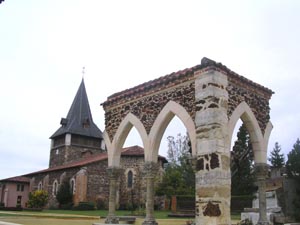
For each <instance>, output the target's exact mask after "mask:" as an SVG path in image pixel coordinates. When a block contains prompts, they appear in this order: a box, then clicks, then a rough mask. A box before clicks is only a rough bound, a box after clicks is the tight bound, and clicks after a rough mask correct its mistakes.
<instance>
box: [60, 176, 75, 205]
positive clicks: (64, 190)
mask: <svg viewBox="0 0 300 225" xmlns="http://www.w3.org/2000/svg"><path fill="white" fill-rule="evenodd" d="M56 200H57V201H58V203H59V204H60V205H65V204H69V203H72V202H73V193H72V192H71V187H70V184H69V182H68V181H64V182H63V183H62V184H61V185H60V187H59V189H58V191H57V194H56Z"/></svg>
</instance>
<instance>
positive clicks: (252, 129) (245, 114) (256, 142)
mask: <svg viewBox="0 0 300 225" xmlns="http://www.w3.org/2000/svg"><path fill="white" fill-rule="evenodd" d="M239 119H241V120H242V121H243V123H244V124H245V126H246V128H247V130H248V132H249V135H250V139H251V144H252V147H253V152H254V160H255V162H256V163H266V162H267V146H266V143H267V142H268V140H269V135H270V133H271V130H272V124H271V122H269V123H268V124H267V128H266V130H265V132H264V134H265V135H263V132H262V131H261V129H260V127H259V124H258V121H257V119H256V117H255V115H254V113H253V112H252V110H251V108H250V107H249V105H248V104H247V103H246V102H245V101H243V102H241V103H240V104H239V105H238V106H237V107H236V109H235V110H234V112H233V113H232V115H231V117H230V119H229V122H228V131H229V132H228V134H229V140H228V142H229V145H230V143H231V139H232V135H233V131H234V128H235V126H236V124H237V121H238V120H239Z"/></svg>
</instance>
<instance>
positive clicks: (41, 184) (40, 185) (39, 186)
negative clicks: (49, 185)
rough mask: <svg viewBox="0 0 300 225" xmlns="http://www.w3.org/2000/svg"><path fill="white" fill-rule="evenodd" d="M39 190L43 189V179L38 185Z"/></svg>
mask: <svg viewBox="0 0 300 225" xmlns="http://www.w3.org/2000/svg"><path fill="white" fill-rule="evenodd" d="M38 190H43V183H42V181H40V183H39V185H38Z"/></svg>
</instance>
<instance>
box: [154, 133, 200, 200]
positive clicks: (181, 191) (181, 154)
mask: <svg viewBox="0 0 300 225" xmlns="http://www.w3.org/2000/svg"><path fill="white" fill-rule="evenodd" d="M167 140H168V152H167V154H168V156H167V159H168V161H169V163H168V165H167V166H166V169H165V173H164V176H163V178H162V181H161V182H160V183H159V185H158V187H157V189H156V194H157V195H166V196H168V197H171V196H172V195H194V193H195V173H194V170H193V168H192V165H191V163H190V161H189V159H190V140H189V137H188V135H184V136H182V135H181V134H178V135H177V139H175V138H174V137H173V136H169V137H168V138H167Z"/></svg>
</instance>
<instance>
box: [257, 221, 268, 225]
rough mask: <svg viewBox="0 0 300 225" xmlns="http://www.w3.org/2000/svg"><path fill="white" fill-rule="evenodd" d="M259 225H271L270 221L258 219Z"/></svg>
mask: <svg viewBox="0 0 300 225" xmlns="http://www.w3.org/2000/svg"><path fill="white" fill-rule="evenodd" d="M257 225H270V224H269V222H268V221H258V223H257Z"/></svg>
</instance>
